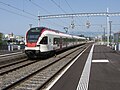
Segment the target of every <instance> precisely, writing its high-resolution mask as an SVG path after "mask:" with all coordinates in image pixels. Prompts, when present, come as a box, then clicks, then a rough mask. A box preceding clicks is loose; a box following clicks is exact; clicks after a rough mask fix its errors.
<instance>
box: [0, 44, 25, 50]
mask: <svg viewBox="0 0 120 90" xmlns="http://www.w3.org/2000/svg"><path fill="white" fill-rule="evenodd" d="M24 48H25V45H0V50H1V51H3V50H8V51H13V50H21V49H24Z"/></svg>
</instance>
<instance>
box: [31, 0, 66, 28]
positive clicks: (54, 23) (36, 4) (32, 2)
mask: <svg viewBox="0 0 120 90" xmlns="http://www.w3.org/2000/svg"><path fill="white" fill-rule="evenodd" d="M29 1H30V2H31V3H32V4H33V5H34V6H36V7H39V8H41V9H42V10H44V11H45V12H47V13H50V14H51V12H49V11H48V10H46V9H45V8H43V7H41V6H40V5H38V4H36V3H35V2H33V1H32V0H29ZM61 22H63V21H62V20H61ZM52 23H53V22H52ZM63 23H65V22H63ZM54 24H56V25H58V26H62V25H60V24H57V23H54ZM62 27H64V26H62Z"/></svg>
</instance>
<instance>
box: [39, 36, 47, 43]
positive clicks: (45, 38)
mask: <svg viewBox="0 0 120 90" xmlns="http://www.w3.org/2000/svg"><path fill="white" fill-rule="evenodd" d="M40 44H48V37H47V36H45V37H43V38H42V40H41V41H40Z"/></svg>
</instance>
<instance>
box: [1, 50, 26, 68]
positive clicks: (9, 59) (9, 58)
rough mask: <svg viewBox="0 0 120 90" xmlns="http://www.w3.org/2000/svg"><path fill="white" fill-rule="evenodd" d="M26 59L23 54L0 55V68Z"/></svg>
mask: <svg viewBox="0 0 120 90" xmlns="http://www.w3.org/2000/svg"><path fill="white" fill-rule="evenodd" d="M24 58H26V55H25V53H23V52H17V53H10V54H4V55H0V68H1V67H2V66H3V65H4V64H5V65H6V64H10V63H14V62H18V60H21V59H24Z"/></svg>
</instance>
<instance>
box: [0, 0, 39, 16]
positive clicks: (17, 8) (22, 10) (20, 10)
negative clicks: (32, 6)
mask: <svg viewBox="0 0 120 90" xmlns="http://www.w3.org/2000/svg"><path fill="white" fill-rule="evenodd" d="M0 3H1V4H3V5H6V6H8V7H11V8H13V9H16V10H19V11H22V12H24V13H26V14H29V15H31V16H34V17H37V16H36V15H33V14H31V13H29V12H27V11H25V10H22V9H19V8H17V7H14V6H12V5H10V4H6V3H4V2H1V1H0Z"/></svg>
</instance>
